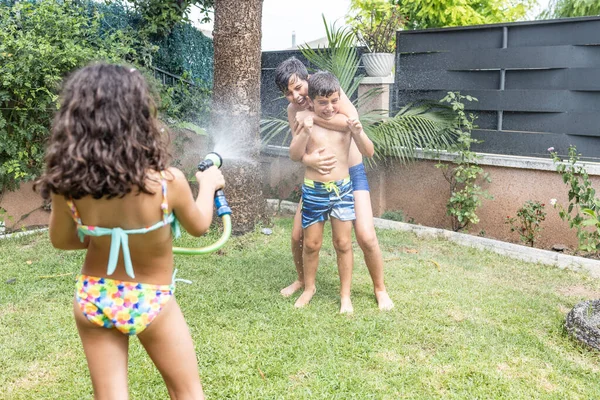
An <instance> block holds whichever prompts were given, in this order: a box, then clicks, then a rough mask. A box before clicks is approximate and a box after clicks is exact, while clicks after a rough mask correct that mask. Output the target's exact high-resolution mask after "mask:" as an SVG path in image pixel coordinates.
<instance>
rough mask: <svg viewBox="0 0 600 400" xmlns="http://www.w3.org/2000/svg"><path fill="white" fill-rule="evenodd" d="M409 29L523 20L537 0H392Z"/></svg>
mask: <svg viewBox="0 0 600 400" xmlns="http://www.w3.org/2000/svg"><path fill="white" fill-rule="evenodd" d="M390 1H391V2H393V3H395V4H398V5H399V6H400V9H401V10H402V12H403V13H404V15H405V16H406V17H407V23H406V28H407V29H425V28H443V27H447V26H468V25H480V24H492V23H500V22H513V21H518V20H522V19H523V18H524V17H525V14H526V13H527V11H529V10H530V9H531V8H532V7H533V6H534V5H535V4H536V0H390Z"/></svg>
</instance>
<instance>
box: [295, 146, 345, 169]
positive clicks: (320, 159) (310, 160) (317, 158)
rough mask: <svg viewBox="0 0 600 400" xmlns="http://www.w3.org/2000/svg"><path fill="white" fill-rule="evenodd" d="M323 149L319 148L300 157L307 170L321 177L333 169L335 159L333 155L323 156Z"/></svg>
mask: <svg viewBox="0 0 600 400" xmlns="http://www.w3.org/2000/svg"><path fill="white" fill-rule="evenodd" d="M324 151H325V147H320V148H318V149H316V150H314V151H313V152H310V153H306V154H305V155H304V157H302V163H303V164H304V165H306V166H307V167H309V168H312V169H314V170H316V171H317V172H318V173H320V174H321V175H327V174H329V173H330V172H331V170H332V169H333V168H335V164H336V163H337V158H335V154H333V153H331V154H323V152H324Z"/></svg>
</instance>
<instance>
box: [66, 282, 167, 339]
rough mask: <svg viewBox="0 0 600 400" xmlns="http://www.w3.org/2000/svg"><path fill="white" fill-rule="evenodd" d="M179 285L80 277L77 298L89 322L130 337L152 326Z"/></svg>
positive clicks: (77, 285)
mask: <svg viewBox="0 0 600 400" xmlns="http://www.w3.org/2000/svg"><path fill="white" fill-rule="evenodd" d="M174 290H175V285H174V284H171V285H153V284H148V283H137V282H125V281H119V280H115V279H109V278H98V277H94V276H87V275H78V276H77V283H76V291H75V297H76V299H77V302H78V303H79V307H80V308H81V311H82V312H83V315H85V316H86V318H87V319H88V320H90V321H91V322H92V323H94V324H96V325H98V326H102V327H105V328H116V329H118V330H119V331H120V332H122V333H123V334H126V335H137V334H139V333H140V332H142V331H143V330H144V329H146V328H147V327H148V325H150V323H151V322H152V321H153V320H154V318H156V316H157V315H158V314H159V313H160V311H161V310H162V308H163V307H164V306H165V305H166V304H167V302H168V301H169V300H170V299H171V297H173V292H174Z"/></svg>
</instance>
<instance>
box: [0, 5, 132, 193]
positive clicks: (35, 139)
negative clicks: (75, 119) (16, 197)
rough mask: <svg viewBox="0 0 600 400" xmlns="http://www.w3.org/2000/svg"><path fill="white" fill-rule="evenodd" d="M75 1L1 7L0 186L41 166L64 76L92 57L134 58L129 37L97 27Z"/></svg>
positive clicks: (13, 183) (95, 19)
mask: <svg viewBox="0 0 600 400" xmlns="http://www.w3.org/2000/svg"><path fill="white" fill-rule="evenodd" d="M78 3H79V2H76V1H71V0H65V1H63V2H56V1H53V0H41V1H39V2H36V3H29V2H18V3H16V4H14V5H8V6H0V77H1V79H0V191H1V190H4V189H6V188H8V189H11V188H14V187H15V186H16V185H18V183H19V182H20V181H26V180H30V179H33V178H34V177H35V176H36V175H37V174H39V172H40V171H41V168H42V158H43V147H44V142H45V140H46V138H47V137H48V131H49V125H50V120H51V118H52V114H53V112H54V111H55V110H56V109H57V107H58V95H57V93H58V89H59V84H60V82H61V80H62V79H63V77H64V76H65V75H66V74H68V73H69V72H70V71H72V70H73V69H75V68H77V67H80V66H82V65H84V64H86V63H88V62H90V61H92V60H108V61H120V62H122V61H123V60H132V59H134V58H135V50H134V49H133V46H132V43H133V39H132V38H130V37H127V36H125V35H124V34H123V32H120V31H113V32H104V33H102V32H101V30H100V23H99V21H100V19H101V18H100V16H99V15H95V16H94V17H93V18H92V17H88V16H85V14H84V12H83V10H82V8H80V7H79V6H78Z"/></svg>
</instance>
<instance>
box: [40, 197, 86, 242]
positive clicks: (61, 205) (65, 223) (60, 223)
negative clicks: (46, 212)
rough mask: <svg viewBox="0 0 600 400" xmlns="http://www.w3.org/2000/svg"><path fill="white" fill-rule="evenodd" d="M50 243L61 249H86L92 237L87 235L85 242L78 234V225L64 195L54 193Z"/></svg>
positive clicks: (49, 227)
mask: <svg viewBox="0 0 600 400" xmlns="http://www.w3.org/2000/svg"><path fill="white" fill-rule="evenodd" d="M48 233H49V236H50V243H52V246H54V247H55V248H57V249H61V250H84V249H87V248H88V245H89V244H90V237H89V236H85V237H84V240H83V242H82V241H81V240H79V236H78V235H77V225H76V224H75V221H74V220H73V216H72V215H71V210H70V209H69V206H68V205H67V201H66V200H65V198H64V196H61V195H57V194H54V193H52V210H51V211H50V225H49V226H48Z"/></svg>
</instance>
